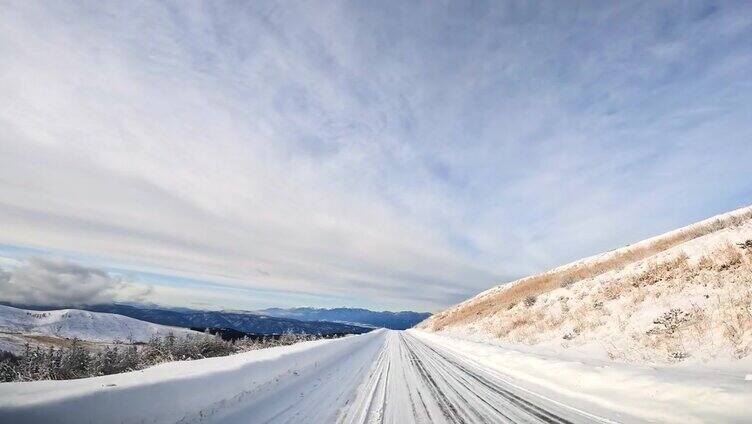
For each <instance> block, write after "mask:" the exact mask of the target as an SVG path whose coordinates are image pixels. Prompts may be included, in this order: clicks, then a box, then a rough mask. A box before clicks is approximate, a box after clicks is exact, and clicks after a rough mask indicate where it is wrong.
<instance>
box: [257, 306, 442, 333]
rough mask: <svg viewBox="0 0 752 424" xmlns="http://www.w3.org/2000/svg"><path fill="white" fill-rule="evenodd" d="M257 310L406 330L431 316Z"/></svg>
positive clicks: (355, 310) (350, 310) (365, 311)
mask: <svg viewBox="0 0 752 424" xmlns="http://www.w3.org/2000/svg"><path fill="white" fill-rule="evenodd" d="M257 312H258V313H260V314H263V315H269V316H273V317H278V318H292V319H298V320H302V321H333V322H343V323H354V324H361V325H367V326H370V327H383V328H390V329H392V330H404V329H407V328H410V327H412V326H414V325H415V324H417V323H419V322H421V321H423V320H424V319H426V318H428V317H429V316H431V314H430V313H428V312H413V311H400V312H390V311H371V310H368V309H361V308H333V309H323V308H290V309H282V308H269V309H262V310H260V311H257Z"/></svg>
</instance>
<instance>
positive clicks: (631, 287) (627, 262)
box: [418, 207, 752, 364]
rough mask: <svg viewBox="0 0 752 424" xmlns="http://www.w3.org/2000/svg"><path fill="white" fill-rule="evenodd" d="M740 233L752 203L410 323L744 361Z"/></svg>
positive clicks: (658, 355) (674, 357)
mask: <svg viewBox="0 0 752 424" xmlns="http://www.w3.org/2000/svg"><path fill="white" fill-rule="evenodd" d="M748 240H752V207H747V208H743V209H739V210H736V211H733V212H729V213H726V214H723V215H719V216H716V217H713V218H710V219H707V220H704V221H701V222H698V223H696V224H693V225H690V226H688V227H684V228H682V229H679V230H675V231H672V232H669V233H666V234H663V235H661V236H657V237H653V238H650V239H648V240H644V241H642V242H640V243H636V244H633V245H631V246H627V247H624V248H621V249H617V250H613V251H610V252H607V253H604V254H601V255H596V256H592V257H589V258H586V259H583V260H580V261H576V262H573V263H571V264H567V265H564V266H561V267H559V268H556V269H553V270H551V271H548V272H546V273H543V274H539V275H536V276H532V277H527V278H523V279H520V280H517V281H514V282H511V283H509V284H505V285H501V286H498V287H494V288H492V289H490V290H487V291H485V292H483V293H481V294H479V295H477V296H476V297H474V298H471V299H469V300H467V301H465V302H462V303H460V304H459V305H456V306H454V307H452V308H449V309H448V310H446V311H443V312H441V313H438V314H435V315H434V316H432V317H431V318H429V319H427V320H426V321H424V322H423V323H421V324H420V325H419V326H418V327H419V328H421V329H423V330H427V331H433V332H440V333H442V334H444V335H447V336H451V337H455V338H461V339H466V340H474V341H483V342H490V343H494V344H497V345H504V346H508V347H509V346H514V345H534V346H535V347H536V348H539V351H540V349H544V350H545V351H548V352H559V354H561V355H580V356H581V357H582V356H587V357H593V358H610V359H616V360H621V361H628V362H651V363H676V362H684V363H691V362H707V361H714V362H715V363H717V364H719V363H721V362H725V363H726V364H730V363H733V362H736V361H738V360H739V359H744V360H745V361H744V362H749V360H750V353H752V246H748V245H747V244H746V243H747V241H748ZM750 243H751V244H752V242H750ZM737 364H738V362H737Z"/></svg>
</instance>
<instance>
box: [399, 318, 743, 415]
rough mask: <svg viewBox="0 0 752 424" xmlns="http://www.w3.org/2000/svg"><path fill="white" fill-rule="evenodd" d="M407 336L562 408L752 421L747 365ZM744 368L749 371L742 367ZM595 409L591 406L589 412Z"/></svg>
mask: <svg viewBox="0 0 752 424" xmlns="http://www.w3.org/2000/svg"><path fill="white" fill-rule="evenodd" d="M408 331H409V332H410V334H412V335H414V336H415V337H417V338H419V339H421V340H422V341H424V342H425V343H427V344H429V345H435V346H438V347H440V348H441V349H445V350H448V351H451V352H453V353H455V354H457V355H460V356H462V357H463V358H467V359H469V360H472V361H474V362H476V363H477V364H478V365H480V366H482V367H484V368H485V369H489V370H495V371H496V372H498V373H499V375H500V376H501V377H503V378H506V379H508V380H509V381H510V382H512V383H514V384H517V385H519V386H520V387H522V388H525V389H529V390H532V391H534V392H535V393H536V394H539V395H544V396H546V397H548V398H550V399H555V400H556V401H558V402H562V403H564V404H566V405H571V406H573V407H577V406H580V405H598V406H600V407H601V408H603V410H605V411H613V412H621V413H623V414H626V415H629V416H632V417H642V418H644V419H645V420H646V421H652V422H676V423H701V422H724V423H735V422H738V423H744V422H747V423H748V422H752V409H751V408H750V407H749V406H750V405H752V381H745V374H749V373H752V369H750V368H752V367H750V363H749V362H740V363H737V365H738V367H739V368H738V371H737V372H734V373H731V372H730V370H729V369H727V370H726V372H716V371H713V370H710V369H707V368H706V369H703V368H696V369H695V368H691V367H687V366H685V367H679V366H672V367H671V366H664V367H652V366H637V365H628V364H618V363H614V362H607V361H598V360H594V359H586V358H580V359H575V358H574V357H572V356H569V357H568V359H563V358H562V357H561V356H559V355H557V354H556V353H554V354H552V355H550V356H549V355H546V354H542V353H535V351H534V349H529V347H521V348H522V349H525V350H524V351H521V350H515V349H513V348H506V347H501V346H498V345H491V344H487V343H481V342H473V341H469V340H464V339H459V338H455V337H449V336H447V335H442V334H437V333H430V332H426V331H421V330H408ZM745 367H746V368H747V371H745V370H744V368H745ZM590 410H592V408H590Z"/></svg>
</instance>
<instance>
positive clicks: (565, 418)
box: [338, 332, 609, 424]
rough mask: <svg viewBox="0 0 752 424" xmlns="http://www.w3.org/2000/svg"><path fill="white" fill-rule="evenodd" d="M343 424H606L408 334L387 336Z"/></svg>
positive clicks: (343, 417)
mask: <svg viewBox="0 0 752 424" xmlns="http://www.w3.org/2000/svg"><path fill="white" fill-rule="evenodd" d="M384 339H385V340H384V345H383V348H382V349H381V350H380V352H379V355H378V358H377V360H376V365H375V367H373V369H372V370H371V372H370V374H369V376H368V379H367V380H366V381H365V382H364V383H363V385H362V386H361V388H360V390H359V392H358V396H357V398H356V400H355V402H354V403H353V404H352V406H351V407H350V408H348V409H346V410H345V411H344V413H343V414H342V415H341V416H340V419H339V420H338V421H339V422H341V423H346V424H355V423H364V424H365V423H389V424H400V423H570V422H576V423H589V422H609V421H608V420H605V419H601V418H599V417H596V416H594V415H590V414H587V413H585V412H582V411H579V410H577V409H574V408H570V407H567V406H565V405H562V404H560V403H558V402H554V401H552V400H549V399H547V398H544V397H541V396H538V395H536V394H533V393H532V392H530V391H527V390H524V389H522V388H520V387H517V386H515V385H513V384H510V383H508V382H506V381H505V380H504V379H502V378H500V377H499V376H497V375H494V374H493V373H492V372H489V371H487V370H484V369H482V368H481V367H478V366H476V365H475V364H473V363H471V362H470V361H468V360H466V359H464V358H461V357H459V356H457V355H455V354H452V353H451V352H448V351H446V350H442V349H441V348H440V347H439V346H436V345H431V344H429V343H427V342H426V341H425V340H423V339H420V338H418V337H415V336H414V335H412V334H410V333H407V332H388V333H386V334H385V337H384Z"/></svg>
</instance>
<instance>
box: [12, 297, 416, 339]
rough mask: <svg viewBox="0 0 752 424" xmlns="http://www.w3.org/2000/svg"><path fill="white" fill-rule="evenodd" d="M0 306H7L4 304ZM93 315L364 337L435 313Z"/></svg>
mask: <svg viewBox="0 0 752 424" xmlns="http://www.w3.org/2000/svg"><path fill="white" fill-rule="evenodd" d="M0 304H7V303H5V302H0ZM7 305H9V306H14V307H19V308H25V309H35V310H54V309H61V308H60V307H51V306H39V305H13V304H7ZM77 309H82V310H86V311H91V312H105V313H110V314H118V315H123V316H126V317H130V318H135V319H138V320H141V321H146V322H150V323H154V324H161V325H170V326H175V327H185V328H214V329H227V330H236V331H241V332H243V333H249V334H281V333H284V332H288V331H290V332H294V333H309V334H360V333H365V332H368V331H370V330H371V329H373V328H378V327H384V328H390V329H395V330H404V329H406V328H410V327H412V326H414V325H415V324H417V323H419V322H421V321H423V320H424V319H426V318H427V317H429V316H430V315H431V314H429V313H420V312H412V311H402V312H388V311H383V312H376V311H370V310H368V309H358V308H334V309H319V308H291V309H281V308H269V309H264V310H260V311H203V310H195V309H188V308H169V307H162V306H156V305H143V304H122V303H113V304H100V305H87V306H78V307H77Z"/></svg>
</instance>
